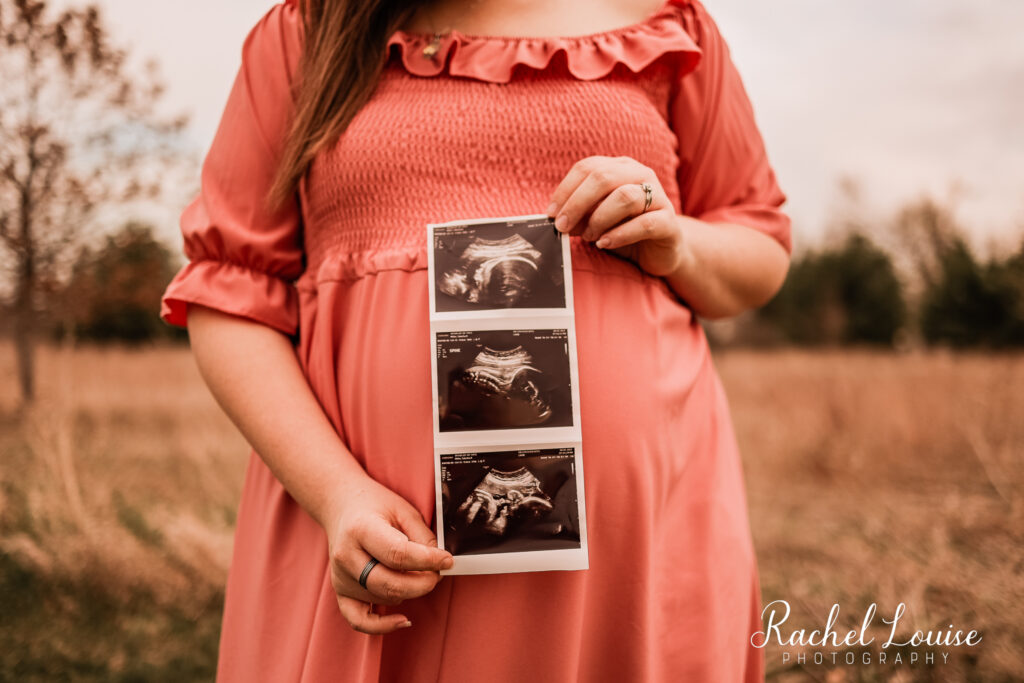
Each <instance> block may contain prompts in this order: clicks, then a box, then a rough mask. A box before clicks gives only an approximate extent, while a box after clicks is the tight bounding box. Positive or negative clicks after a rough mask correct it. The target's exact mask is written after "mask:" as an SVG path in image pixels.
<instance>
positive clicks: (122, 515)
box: [0, 345, 1024, 683]
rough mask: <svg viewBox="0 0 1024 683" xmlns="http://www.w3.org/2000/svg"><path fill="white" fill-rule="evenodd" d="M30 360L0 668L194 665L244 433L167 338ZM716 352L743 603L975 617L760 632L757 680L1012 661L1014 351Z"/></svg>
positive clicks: (214, 626) (13, 438) (855, 614)
mask: <svg viewBox="0 0 1024 683" xmlns="http://www.w3.org/2000/svg"><path fill="white" fill-rule="evenodd" d="M39 361H40V362H39V366H40V368H39V369H40V376H39V380H40V392H39V393H40V400H39V402H38V405H37V406H36V408H35V409H34V410H33V411H32V412H30V413H28V414H24V415H21V416H16V413H15V406H16V402H17V401H16V398H17V396H16V391H15V390H16V382H15V374H14V365H13V352H12V350H11V348H10V347H9V346H6V345H0V680H8V679H9V680H17V681H44V680H45V681H56V680H120V681H162V680H166V681H189V680H210V679H211V678H212V672H213V670H214V667H215V662H216V646H217V632H218V628H219V617H220V609H221V606H222V601H223V580H224V576H225V572H226V570H227V565H228V560H229V558H230V548H231V530H232V525H233V521H234V510H235V505H236V501H237V499H238V494H239V486H240V484H241V477H242V470H243V467H244V462H245V458H246V455H247V453H248V448H247V446H246V445H245V443H244V441H243V440H242V439H241V437H240V436H239V435H238V434H237V433H236V432H235V431H234V429H233V427H232V426H231V424H230V423H229V422H228V421H227V419H226V418H225V417H224V416H223V415H222V414H221V413H220V411H219V410H218V408H217V406H216V404H215V403H214V402H213V400H212V399H211V398H210V397H209V395H208V393H207V392H206V389H205V387H204V385H203V384H202V382H201V380H200V378H199V376H198V374H197V372H196V370H195V367H194V364H193V362H192V359H191V356H190V355H189V353H188V350H187V349H181V348H178V349H174V348H170V349H167V348H164V349H148V350H143V351H129V350H125V349H117V348H113V349H105V350H104V349H94V348H87V349H79V350H76V351H74V352H62V351H60V350H58V349H52V348H45V349H43V350H42V351H41V356H40V359H39ZM718 367H719V371H720V373H721V375H722V378H723V381H724V382H725V385H726V389H727V391H728V393H729V397H730V401H731V404H732V406H733V417H734V421H735V424H736V429H737V433H738V436H739V438H740V443H741V447H742V449H743V455H744V460H745V466H746V475H747V481H748V493H749V498H750V507H751V522H752V526H753V530H754V536H755V542H756V544H757V549H758V557H759V561H760V565H761V572H762V586H763V591H764V600H765V602H768V601H771V600H775V599H780V600H786V601H787V602H788V603H789V604H790V606H791V608H792V610H793V613H792V616H791V618H790V621H789V622H788V623H789V625H791V626H793V627H795V628H805V629H807V630H811V629H814V628H819V629H820V628H822V627H823V626H824V622H825V618H826V616H827V614H828V611H829V609H830V608H831V606H832V604H833V603H839V604H840V608H841V614H840V618H839V625H840V626H842V627H845V628H855V627H857V626H858V625H859V622H860V620H861V619H862V618H863V614H864V611H865V610H866V609H867V607H868V605H870V604H871V603H873V602H874V603H877V604H878V608H879V612H880V617H881V616H887V617H888V618H891V616H892V612H893V610H895V608H896V605H897V604H898V603H900V602H904V603H906V604H907V608H908V611H907V614H906V616H905V617H904V619H903V620H902V622H901V625H902V626H903V627H904V628H902V629H901V632H905V633H909V632H910V631H912V630H914V629H922V630H929V629H938V628H945V627H946V626H947V625H948V624H950V623H952V624H955V625H956V627H957V628H963V629H965V630H968V629H972V628H973V629H977V630H979V631H980V632H981V634H982V638H983V640H982V643H981V644H980V645H979V646H977V647H974V648H960V649H957V648H932V649H934V650H936V651H937V652H941V651H947V652H949V654H950V656H949V660H948V663H945V664H941V663H940V664H936V665H934V666H927V665H924V664H922V663H920V662H918V663H916V664H914V665H909V664H903V665H899V666H894V665H892V664H891V659H892V657H893V655H894V654H895V652H894V648H891V649H890V650H889V652H888V653H887V654H888V657H889V661H887V663H885V664H880V663H879V662H878V654H879V650H878V641H879V639H878V638H876V642H875V643H874V644H873V645H871V646H868V647H867V648H861V649H865V650H866V653H865V652H861V649H858V650H856V652H857V654H858V656H864V655H865V654H867V655H869V656H871V664H867V665H865V664H862V663H858V664H855V665H848V664H844V663H842V660H840V663H839V664H836V665H832V664H827V665H825V664H822V665H816V664H814V663H813V654H814V651H815V648H809V650H808V653H807V654H808V655H809V658H808V663H807V664H804V665H800V664H797V663H795V661H794V660H795V657H796V655H797V654H798V652H797V649H796V648H787V649H786V652H787V653H788V654H789V655H790V660H789V661H784V659H783V648H780V647H778V646H770V647H769V648H767V650H766V656H767V661H768V668H769V671H770V673H771V676H770V678H771V680H774V681H830V682H833V683H834V682H836V681H1010V680H1019V676H1020V675H1021V672H1024V655H1022V648H1021V647H1020V645H1019V643H1020V642H1024V625H1022V623H1021V622H1020V619H1019V615H1020V613H1021V610H1022V608H1024V553H1022V548H1024V497H1022V494H1024V459H1022V454H1024V420H1022V419H1021V416H1022V415H1024V356H1001V355H988V356H980V355H945V354H927V355H913V354H912V355H895V354H874V353H868V352H852V351H834V352H833V351H829V352H821V353H810V352H796V351H776V352H736V351H733V352H728V353H726V352H722V353H719V355H718ZM876 623H878V624H880V621H879V620H878V619H876ZM786 632H788V629H786ZM926 649H928V648H922V649H921V651H922V652H923V651H924V650H926ZM826 652H828V653H829V654H830V652H831V651H830V650H826ZM903 656H904V657H908V656H909V651H905V652H904V653H903ZM939 659H940V662H941V655H940V656H939ZM859 661H860V660H858V662H859Z"/></svg>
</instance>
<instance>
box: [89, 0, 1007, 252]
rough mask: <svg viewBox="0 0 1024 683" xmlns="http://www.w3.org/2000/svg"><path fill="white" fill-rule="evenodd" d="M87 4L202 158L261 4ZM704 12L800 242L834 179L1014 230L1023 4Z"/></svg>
mask: <svg viewBox="0 0 1024 683" xmlns="http://www.w3.org/2000/svg"><path fill="white" fill-rule="evenodd" d="M100 4H101V5H103V6H104V7H105V8H106V9H107V10H108V12H107V17H108V21H109V22H110V24H111V25H112V26H113V29H114V32H115V36H116V38H117V39H118V40H119V41H120V42H122V43H123V44H126V45H128V46H129V47H130V48H131V49H132V52H133V54H134V55H135V56H137V57H139V58H143V57H154V58H156V59H157V60H159V62H160V64H161V67H162V73H163V74H164V77H165V79H166V80H167V82H168V84H169V93H168V104H169V105H171V107H172V108H173V109H174V110H187V111H191V112H192V114H193V124H192V131H191V136H192V143H193V144H194V146H195V148H196V150H197V151H198V152H200V153H201V152H202V151H204V150H205V148H206V146H208V145H209V143H210V140H211V139H212V136H213V133H214V130H215V128H216V125H217V120H218V118H219V116H220V111H221V108H222V107H223V105H224V101H225V99H226V97H227V93H228V89H229V87H230V84H231V80H232V78H233V76H234V73H235V70H236V69H237V67H238V60H239V50H240V47H241V44H242V40H243V39H244V37H245V35H246V33H247V32H248V30H249V29H250V28H251V27H252V25H253V24H254V23H255V22H256V21H257V20H258V19H259V18H260V16H261V15H262V14H263V13H264V12H266V11H267V9H269V7H271V6H272V4H273V3H272V2H267V1H265V0H216V1H215V2H211V1H210V0H177V1H176V2H173V3H171V2H145V1H143V2H140V1H139V0H100ZM705 5H706V6H707V7H708V9H709V10H710V11H711V13H712V15H713V16H715V17H716V19H717V21H718V23H719V25H720V27H721V29H722V33H723V35H724V36H725V38H726V40H727V41H728V42H729V44H730V46H731V49H732V52H733V57H734V60H735V61H736V63H737V65H738V67H739V69H740V72H741V74H742V75H743V77H744V80H745V82H746V85H747V89H748V91H749V93H750V96H751V99H752V100H753V103H754V107H755V111H756V113H757V117H758V123H759V125H760V127H761V130H762V133H763V134H764V137H765V139H766V141H767V144H768V149H769V153H770V156H771V158H772V161H773V163H774V165H775V168H776V170H777V172H778V174H779V177H780V182H781V183H782V184H783V189H784V190H785V191H786V193H787V194H788V195H789V198H790V202H789V205H788V209H789V211H790V214H791V215H792V216H793V218H794V221H795V226H796V230H797V236H798V239H799V238H812V237H813V236H814V235H815V234H817V233H818V232H820V229H821V227H822V226H823V225H824V223H825V221H826V218H827V216H828V215H829V211H830V209H831V208H832V207H834V206H835V205H836V202H837V196H838V194H837V190H836V187H837V180H838V179H839V178H840V177H842V176H844V175H850V176H853V177H855V178H857V179H858V180H859V181H860V183H861V185H862V187H863V190H864V192H865V197H866V199H867V200H868V202H869V205H870V206H871V207H872V209H873V211H874V212H875V213H876V214H877V215H884V214H885V212H887V211H889V210H891V209H892V208H893V207H895V206H897V205H898V204H899V203H901V202H903V201H906V200H908V199H912V198H914V197H917V196H919V195H920V194H922V193H923V192H930V193H931V194H932V195H934V196H937V197H939V198H943V197H946V196H948V195H949V192H950V189H951V188H953V187H959V188H960V189H959V190H958V197H959V199H958V200H957V206H958V207H959V208H958V212H959V215H960V217H961V219H962V220H963V221H965V222H966V223H968V224H969V225H970V226H971V228H972V229H973V230H974V232H975V234H976V236H978V237H979V238H985V237H988V236H1003V237H1004V238H1005V237H1006V236H1008V235H1010V234H1019V232H1020V229H1021V228H1022V227H1024V123H1022V122H1024V40H1022V39H1021V36H1020V33H1021V30H1022V29H1024V1H1022V0H972V1H970V2H964V1H963V0H956V1H953V0H887V1H883V0H858V1H857V2H826V1H823V0H774V1H773V2H770V3H766V2H754V1H753V0H705ZM162 222H163V223H165V225H162V226H161V228H162V229H161V232H162V233H163V234H165V235H169V236H171V235H174V234H176V230H177V226H176V225H174V224H173V221H172V220H167V221H162Z"/></svg>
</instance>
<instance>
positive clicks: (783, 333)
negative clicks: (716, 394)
mask: <svg viewBox="0 0 1024 683" xmlns="http://www.w3.org/2000/svg"><path fill="white" fill-rule="evenodd" d="M894 225H895V227H894V229H893V232H894V233H895V234H897V236H898V237H899V238H900V239H899V240H896V241H893V240H890V242H891V243H894V244H896V245H898V246H897V247H895V248H893V247H883V246H882V245H881V244H880V242H881V241H879V240H876V239H872V238H871V237H869V234H868V230H867V229H865V228H864V227H863V226H861V225H858V224H848V225H846V226H845V227H844V228H842V229H841V230H839V231H838V232H834V233H833V234H831V236H830V238H829V239H828V240H826V241H824V242H823V243H822V244H820V245H817V246H814V247H810V248H805V249H801V250H798V251H796V252H795V253H794V256H793V261H792V265H791V268H790V273H788V276H787V279H786V282H785V285H784V286H783V288H782V290H781V291H780V292H779V294H778V295H777V296H776V297H775V298H774V299H773V300H772V301H771V302H769V303H768V304H767V305H766V306H764V307H763V308H761V309H760V310H758V311H756V312H754V313H752V314H750V315H746V316H743V317H742V318H740V319H738V321H736V322H735V324H734V325H733V326H732V328H731V330H730V331H729V333H728V334H727V335H723V334H721V333H720V332H719V333H716V332H714V331H713V332H712V335H713V337H714V338H715V339H716V341H717V342H718V343H720V344H730V345H742V346H777V345H795V346H843V345H870V346H879V347H890V348H893V347H897V348H899V347H906V346H936V345H942V346H949V347H954V348H969V347H981V348H1008V347H1021V346H1024V239H1022V240H1021V242H1020V244H1019V246H1018V248H1017V249H1016V250H1015V251H1012V252H1011V253H1005V254H994V255H989V256H987V257H984V258H983V257H981V256H979V255H978V254H977V253H976V250H975V249H974V248H972V246H971V245H970V243H969V240H968V239H967V234H966V232H965V230H964V229H963V228H961V227H958V226H957V225H956V223H955V222H954V221H953V220H952V218H951V212H950V211H949V209H948V208H945V207H942V206H940V205H938V204H936V203H934V202H933V201H930V200H924V201H920V202H916V203H913V204H910V205H908V206H906V207H904V208H903V209H901V210H900V211H899V212H898V215H897V219H896V221H895V223H894ZM180 264H181V259H180V257H178V256H177V254H176V252H175V251H174V250H172V249H170V248H169V247H168V246H167V245H165V244H164V243H162V242H161V241H160V240H158V239H157V238H156V237H155V234H154V230H153V228H152V226H148V225H145V224H141V223H129V224H127V225H125V226H124V227H123V228H122V229H120V230H119V231H117V232H116V233H113V234H110V236H108V237H106V238H105V241H104V242H103V243H101V244H100V245H98V246H96V247H91V248H83V249H81V250H80V251H79V252H78V255H77V257H76V259H75V261H74V266H73V268H72V274H71V276H70V279H69V280H68V282H67V283H66V284H63V285H62V286H60V287H59V288H58V289H56V290H55V291H53V292H52V293H51V296H50V297H49V302H50V303H49V305H48V306H46V307H45V309H44V310H42V311H40V318H39V322H40V323H41V328H40V329H41V330H42V331H43V332H44V334H45V335H46V336H48V337H49V338H51V339H54V340H59V339H62V338H67V337H68V336H73V337H74V338H76V339H79V340H84V341H91V342H98V343H103V342H120V343H129V344H132V343H142V342H153V341H158V340H176V341H185V340H187V335H186V333H185V332H184V331H183V330H180V329H178V328H173V327H171V326H168V325H166V324H164V323H163V322H162V321H161V319H160V316H159V311H160V297H161V294H162V293H163V291H164V289H165V288H166V286H167V284H168V283H169V282H170V280H171V278H172V276H173V275H174V272H175V271H176V270H177V268H178V267H179V266H180Z"/></svg>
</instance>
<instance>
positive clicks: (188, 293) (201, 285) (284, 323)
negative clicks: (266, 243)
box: [160, 260, 299, 335]
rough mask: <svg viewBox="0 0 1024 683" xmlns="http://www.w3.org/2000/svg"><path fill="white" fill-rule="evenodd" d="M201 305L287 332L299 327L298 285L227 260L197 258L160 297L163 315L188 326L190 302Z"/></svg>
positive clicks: (178, 323)
mask: <svg viewBox="0 0 1024 683" xmlns="http://www.w3.org/2000/svg"><path fill="white" fill-rule="evenodd" d="M190 303H192V304H199V305H202V306H207V307H209V308H214V309H216V310H219V311H222V312H224V313H228V314H231V315H237V316H241V317H243V318H248V319H250V320H255V321H256V322H260V323H263V324H264V325H268V326H270V327H272V328H274V329H276V330H279V331H280V332H283V333H285V334H287V335H294V334H295V333H296V331H297V330H298V327H299V299H298V292H297V290H296V289H295V286H294V285H293V284H292V283H291V282H288V281H286V280H283V279H282V278H279V277H277V276H275V275H271V274H269V273H265V272H263V271H258V270H253V269H251V268H247V267H245V266H241V265H238V264H236V263H229V262H226V261H213V260H204V261H193V262H191V263H188V264H186V265H185V267H183V268H182V269H181V270H180V271H178V273H177V274H176V275H175V276H174V279H173V280H171V282H170V284H169V285H167V288H166V290H164V293H163V296H162V298H161V300H160V317H161V318H162V319H163V320H164V321H165V322H167V323H169V324H171V325H177V326H179V327H187V320H188V319H187V312H188V304H190Z"/></svg>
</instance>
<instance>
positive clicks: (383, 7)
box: [268, 0, 426, 206]
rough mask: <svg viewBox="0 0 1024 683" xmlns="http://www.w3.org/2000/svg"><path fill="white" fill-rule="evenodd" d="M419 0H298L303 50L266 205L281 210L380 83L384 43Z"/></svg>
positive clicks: (409, 14)
mask: <svg viewBox="0 0 1024 683" xmlns="http://www.w3.org/2000/svg"><path fill="white" fill-rule="evenodd" d="M423 4H426V3H425V2H424V0H298V5H299V8H300V11H301V12H302V17H303V47H302V57H301V59H300V61H299V74H298V79H297V81H296V83H297V86H296V92H295V93H294V95H295V109H294V113H293V118H292V124H291V129H290V130H289V133H288V137H287V138H286V140H285V145H284V150H283V152H282V155H281V161H280V164H279V166H278V169H277V175H276V177H275V179H274V184H273V186H272V187H271V190H270V194H269V197H268V199H269V201H270V203H271V204H272V205H273V206H280V205H282V204H283V203H284V202H285V200H287V198H288V197H289V196H291V195H292V194H293V193H294V192H295V189H296V187H297V186H298V184H299V181H300V180H301V178H302V176H303V175H305V173H306V171H307V169H308V168H309V165H310V163H311V162H312V160H313V158H314V157H315V156H316V154H317V153H318V152H319V151H320V150H322V149H324V148H325V147H329V146H330V145H332V144H334V143H335V142H336V141H337V140H338V138H339V137H340V136H341V134H342V133H343V132H344V131H345V129H346V128H347V127H348V125H349V123H350V122H351V121H352V118H353V117H354V116H355V115H356V113H357V112H358V111H359V109H360V108H361V107H362V106H363V105H364V104H366V101H367V100H369V99H370V97H371V95H372V94H373V90H374V88H375V87H376V85H377V81H378V80H379V79H380V74H381V71H382V68H383V66H384V56H385V55H384V47H385V45H386V44H387V41H388V38H390V37H391V34H392V33H393V32H394V31H395V30H397V29H398V27H399V26H401V25H403V23H404V22H405V21H406V20H407V19H408V18H409V17H411V16H412V14H413V13H414V12H415V10H416V7H417V6H418V5H423Z"/></svg>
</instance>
